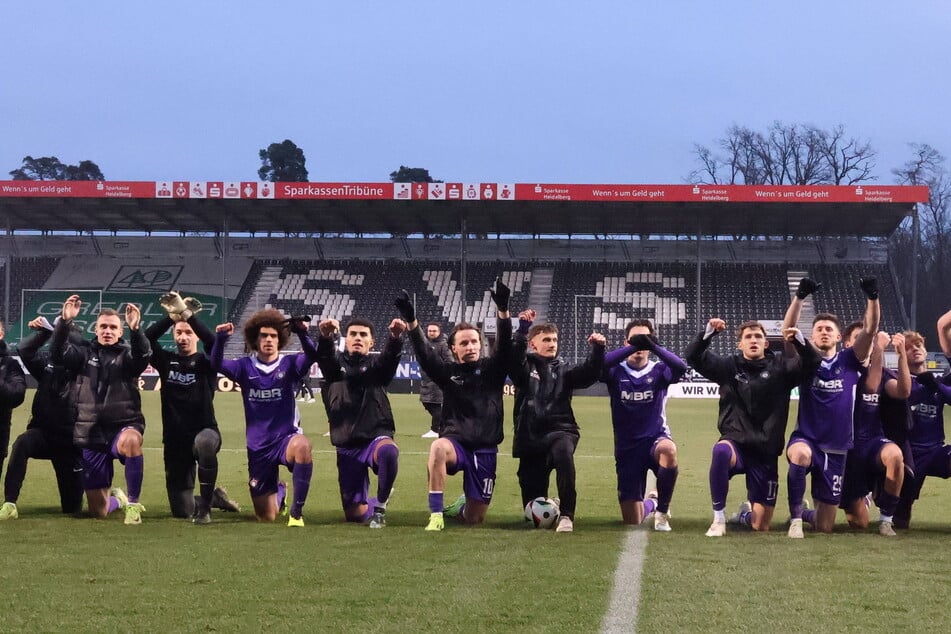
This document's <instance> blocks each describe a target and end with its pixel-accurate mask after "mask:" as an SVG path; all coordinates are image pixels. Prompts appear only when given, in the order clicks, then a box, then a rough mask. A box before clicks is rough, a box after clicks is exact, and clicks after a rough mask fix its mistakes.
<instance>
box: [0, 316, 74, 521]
mask: <svg viewBox="0 0 951 634" xmlns="http://www.w3.org/2000/svg"><path fill="white" fill-rule="evenodd" d="M27 326H28V327H29V328H31V329H32V330H34V333H33V334H32V335H30V336H29V337H27V338H26V339H23V340H22V341H21V342H20V345H19V346H17V350H18V351H19V353H20V360H21V361H22V362H23V365H24V366H26V369H27V371H28V372H29V373H30V374H32V375H33V378H35V379H36V381H37V386H36V393H35V394H34V395H33V407H32V410H31V415H30V422H29V423H28V424H27V426H26V431H25V432H23V433H22V434H20V435H19V436H17V439H16V440H15V441H14V443H13V451H12V452H11V454H10V462H9V464H8V466H7V475H6V478H5V479H4V481H3V489H4V503H3V506H0V520H7V519H16V518H17V517H18V516H19V512H18V511H17V505H16V503H17V500H18V499H19V498H20V490H21V488H22V487H23V480H24V479H25V478H26V466H27V462H28V460H29V459H30V458H34V459H39V460H49V461H50V462H52V463H53V471H54V472H55V473H56V485H57V487H58V488H59V500H60V507H61V508H62V510H63V513H72V514H77V513H79V512H80V511H82V510H83V480H82V475H83V455H82V452H81V451H80V450H79V448H77V447H76V446H75V445H73V417H72V412H71V410H70V406H69V388H70V385H71V384H72V378H73V377H71V376H70V374H69V373H68V372H67V371H66V369H65V368H63V367H62V366H55V365H53V364H52V363H51V362H50V353H49V351H48V350H45V351H41V350H40V348H42V347H43V345H44V344H46V342H48V341H49V339H50V337H52V336H53V326H51V325H50V323H49V322H48V321H47V320H46V318H45V317H36V318H35V319H33V320H31V321H30V322H29V323H28V324H27ZM69 338H70V341H71V342H72V343H76V344H78V345H84V344H85V342H84V340H83V338H82V334H81V333H80V332H79V331H78V330H76V329H74V330H72V331H71V332H70V335H69Z"/></svg>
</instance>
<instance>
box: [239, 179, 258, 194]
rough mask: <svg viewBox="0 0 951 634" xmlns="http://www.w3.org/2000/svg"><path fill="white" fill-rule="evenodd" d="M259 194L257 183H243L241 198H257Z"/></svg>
mask: <svg viewBox="0 0 951 634" xmlns="http://www.w3.org/2000/svg"><path fill="white" fill-rule="evenodd" d="M257 194H258V183H257V181H253V182H251V181H241V197H242V198H256V197H257Z"/></svg>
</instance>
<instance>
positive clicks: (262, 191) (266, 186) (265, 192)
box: [258, 183, 275, 198]
mask: <svg viewBox="0 0 951 634" xmlns="http://www.w3.org/2000/svg"><path fill="white" fill-rule="evenodd" d="M274 190H275V187H274V183H258V198H274Z"/></svg>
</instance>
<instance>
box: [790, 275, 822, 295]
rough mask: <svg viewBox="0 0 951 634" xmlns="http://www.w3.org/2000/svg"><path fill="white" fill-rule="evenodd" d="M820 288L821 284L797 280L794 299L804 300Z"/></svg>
mask: <svg viewBox="0 0 951 634" xmlns="http://www.w3.org/2000/svg"><path fill="white" fill-rule="evenodd" d="M820 288H822V284H820V283H817V282H816V281H815V280H812V279H809V278H808V277H804V278H802V279H801V280H799V288H797V289H796V297H798V298H799V299H806V298H807V297H809V296H810V295H812V294H813V293H815V292H816V291H817V290H819V289H820Z"/></svg>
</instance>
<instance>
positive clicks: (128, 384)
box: [50, 319, 151, 450]
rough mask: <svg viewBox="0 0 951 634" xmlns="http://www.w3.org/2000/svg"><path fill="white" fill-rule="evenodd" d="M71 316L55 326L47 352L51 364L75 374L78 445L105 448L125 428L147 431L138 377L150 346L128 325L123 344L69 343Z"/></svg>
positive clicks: (74, 439)
mask: <svg viewBox="0 0 951 634" xmlns="http://www.w3.org/2000/svg"><path fill="white" fill-rule="evenodd" d="M70 323H71V322H69V321H66V320H62V319H61V320H60V321H59V322H58V323H57V324H56V328H55V329H54V330H53V340H52V342H51V343H50V355H51V357H52V360H53V363H54V364H56V365H63V366H64V367H65V368H66V369H67V370H68V371H71V372H74V373H75V374H76V380H75V383H74V385H73V389H72V392H71V401H70V402H71V405H72V408H73V413H74V417H75V420H76V426H75V428H74V429H73V442H74V443H75V444H76V446H77V447H84V448H89V449H99V450H102V449H108V448H109V447H110V446H111V444H112V441H113V440H114V439H115V437H116V435H118V433H119V432H120V431H122V429H123V428H124V427H130V426H131V427H133V428H135V429H138V430H139V432H144V431H145V417H144V416H143V415H142V399H141V396H140V395H139V387H138V378H139V375H140V374H142V372H143V371H144V370H145V369H146V368H147V367H148V365H149V358H150V356H151V348H150V347H149V342H148V339H146V338H145V334H143V333H142V330H141V329H139V330H130V331H129V341H130V344H131V345H130V344H126V343H125V342H124V341H122V340H121V339H120V340H119V342H118V343H116V344H114V345H111V346H101V345H99V342H98V341H93V342H92V343H91V344H90V345H88V346H79V345H75V344H71V343H69V342H67V337H68V335H69V326H70Z"/></svg>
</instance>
